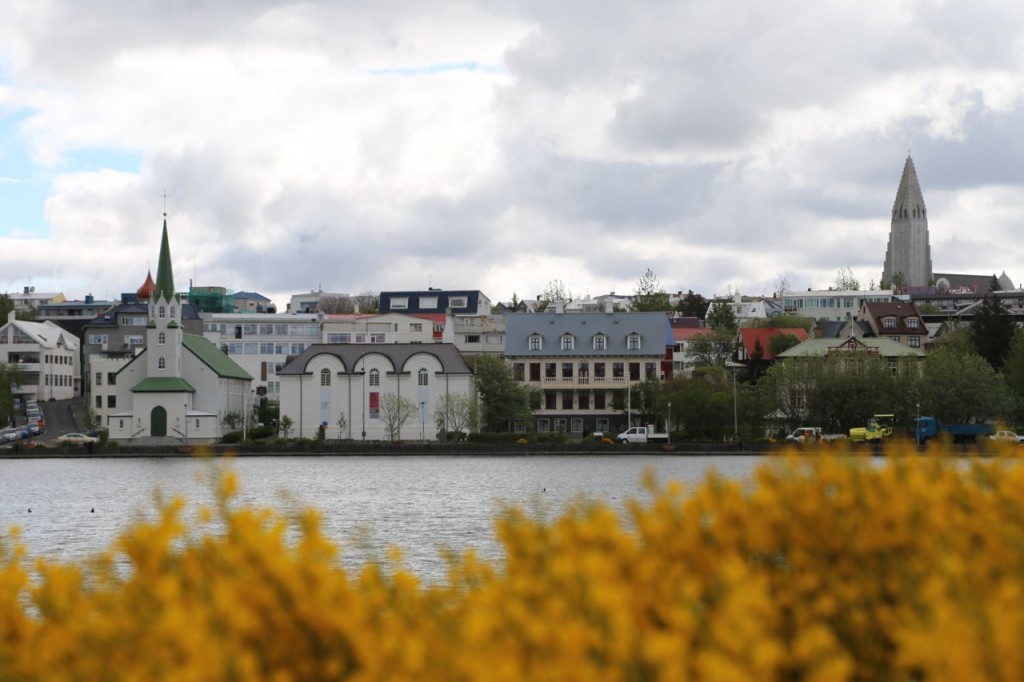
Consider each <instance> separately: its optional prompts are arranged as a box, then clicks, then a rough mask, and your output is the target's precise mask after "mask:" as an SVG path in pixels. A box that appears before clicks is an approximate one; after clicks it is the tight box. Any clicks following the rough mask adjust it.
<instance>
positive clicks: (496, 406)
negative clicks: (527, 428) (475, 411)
mask: <svg viewBox="0 0 1024 682" xmlns="http://www.w3.org/2000/svg"><path fill="white" fill-rule="evenodd" d="M474 364H475V365H476V390H477V393H478V394H479V395H480V402H481V403H482V404H481V407H480V421H481V426H482V429H483V430H484V431H487V432H490V433H501V432H506V431H511V430H512V426H513V424H514V423H515V422H516V421H523V422H524V423H527V424H529V423H530V422H531V421H532V419H531V418H532V416H533V415H532V412H531V411H530V406H531V401H532V399H533V396H532V392H531V391H530V389H529V388H528V387H527V386H525V385H524V384H521V383H519V382H518V381H516V380H515V377H513V376H512V370H511V369H510V368H509V366H508V365H507V364H505V361H504V360H502V359H501V358H499V357H497V356H494V355H478V356H477V357H476V359H475V363H474Z"/></svg>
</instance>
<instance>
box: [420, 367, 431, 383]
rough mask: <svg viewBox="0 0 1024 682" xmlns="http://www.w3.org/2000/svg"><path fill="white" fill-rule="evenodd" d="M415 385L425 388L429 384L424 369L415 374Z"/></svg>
mask: <svg viewBox="0 0 1024 682" xmlns="http://www.w3.org/2000/svg"><path fill="white" fill-rule="evenodd" d="M417 383H418V385H420V386H427V385H428V384H429V383H430V373H429V372H428V371H427V370H426V369H421V370H420V371H419V372H417Z"/></svg>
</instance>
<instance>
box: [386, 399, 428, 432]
mask: <svg viewBox="0 0 1024 682" xmlns="http://www.w3.org/2000/svg"><path fill="white" fill-rule="evenodd" d="M418 408H419V405H417V404H416V403H415V402H413V401H412V400H410V399H408V398H406V397H403V396H400V395H398V394H397V393H385V394H384V395H382V396H381V397H380V420H381V421H382V422H383V423H384V430H385V431H386V432H387V434H388V440H390V441H396V440H400V439H401V435H402V427H403V426H405V424H406V422H408V421H409V420H410V419H412V418H413V417H414V416H415V415H416V410H417V409H418Z"/></svg>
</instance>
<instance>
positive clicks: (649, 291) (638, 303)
mask: <svg viewBox="0 0 1024 682" xmlns="http://www.w3.org/2000/svg"><path fill="white" fill-rule="evenodd" d="M669 307H670V306H669V304H668V294H667V293H665V289H664V288H663V287H662V286H661V283H660V282H659V281H658V276H657V275H655V274H654V271H653V270H651V269H650V268H647V272H645V273H644V275H643V277H641V278H640V280H639V281H638V282H637V283H636V290H635V291H634V292H633V310H634V311H636V312H664V311H667V310H668V309H669Z"/></svg>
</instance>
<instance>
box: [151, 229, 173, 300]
mask: <svg viewBox="0 0 1024 682" xmlns="http://www.w3.org/2000/svg"><path fill="white" fill-rule="evenodd" d="M161 296H162V297H163V298H164V299H166V300H168V301H170V300H171V299H172V298H174V271H173V270H172V269H171V245H170V242H169V241H168V239H167V216H166V215H165V216H164V235H163V237H162V238H161V240H160V260H159V261H158V262H157V266H156V289H155V290H154V291H153V300H156V299H159V298H160V297H161Z"/></svg>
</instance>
